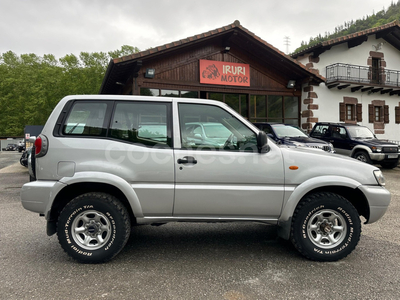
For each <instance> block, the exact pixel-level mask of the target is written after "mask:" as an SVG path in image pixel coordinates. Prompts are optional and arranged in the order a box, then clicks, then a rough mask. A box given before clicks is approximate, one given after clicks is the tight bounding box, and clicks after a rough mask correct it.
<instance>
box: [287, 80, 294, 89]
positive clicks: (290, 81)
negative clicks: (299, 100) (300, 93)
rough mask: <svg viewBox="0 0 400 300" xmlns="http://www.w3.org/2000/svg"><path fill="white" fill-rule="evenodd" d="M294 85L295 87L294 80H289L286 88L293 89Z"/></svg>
mask: <svg viewBox="0 0 400 300" xmlns="http://www.w3.org/2000/svg"><path fill="white" fill-rule="evenodd" d="M295 85H296V80H289V81H288V83H287V86H286V87H287V88H288V89H293V88H294V87H295Z"/></svg>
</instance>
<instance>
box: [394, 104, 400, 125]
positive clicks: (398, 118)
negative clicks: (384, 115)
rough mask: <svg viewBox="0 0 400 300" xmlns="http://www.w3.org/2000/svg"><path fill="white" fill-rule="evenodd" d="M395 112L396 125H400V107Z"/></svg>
mask: <svg viewBox="0 0 400 300" xmlns="http://www.w3.org/2000/svg"><path fill="white" fill-rule="evenodd" d="M394 111H395V113H396V124H399V123H400V106H396V107H395V108H394Z"/></svg>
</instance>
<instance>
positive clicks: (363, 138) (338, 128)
mask: <svg viewBox="0 0 400 300" xmlns="http://www.w3.org/2000/svg"><path fill="white" fill-rule="evenodd" d="M310 136H312V137H315V138H319V139H322V140H324V141H327V142H330V143H332V144H333V146H334V147H335V150H336V153H338V154H342V155H346V156H350V157H353V158H355V159H358V160H360V161H362V162H366V163H369V164H380V165H381V166H382V167H383V168H388V169H393V168H394V167H396V166H397V165H398V164H399V154H400V149H399V145H397V144H395V143H390V142H388V141H385V140H380V139H377V138H376V136H375V134H373V133H372V131H371V130H370V129H369V128H368V127H366V126H360V125H357V124H345V123H327V122H319V123H316V124H315V125H314V127H313V129H312V131H311V133H310Z"/></svg>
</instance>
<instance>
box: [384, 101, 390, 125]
mask: <svg viewBox="0 0 400 300" xmlns="http://www.w3.org/2000/svg"><path fill="white" fill-rule="evenodd" d="M383 111H384V113H383V122H384V123H389V105H384V107H383Z"/></svg>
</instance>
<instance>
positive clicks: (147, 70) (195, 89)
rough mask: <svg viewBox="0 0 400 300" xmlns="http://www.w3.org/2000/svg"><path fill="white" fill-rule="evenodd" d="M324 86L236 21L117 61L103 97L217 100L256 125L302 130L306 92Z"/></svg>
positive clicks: (112, 64)
mask: <svg viewBox="0 0 400 300" xmlns="http://www.w3.org/2000/svg"><path fill="white" fill-rule="evenodd" d="M322 82H324V78H323V77H322V76H320V75H319V74H318V72H314V70H313V69H312V68H311V69H307V68H306V67H305V65H303V64H301V63H299V62H298V61H297V60H295V59H293V58H291V57H290V56H287V55H285V54H284V53H283V52H281V51H279V50H278V49H276V48H274V47H273V46H272V45H270V44H268V43H267V42H266V41H264V40H262V39H261V38H259V37H258V36H256V35H255V34H253V33H252V32H250V31H249V30H247V29H246V28H244V27H243V26H241V25H240V23H239V21H235V22H234V23H232V24H230V25H227V26H224V27H221V28H217V29H215V30H211V31H209V32H206V33H202V34H198V35H195V36H192V37H188V38H186V39H182V40H179V41H176V42H172V43H169V44H166V45H163V46H159V47H156V48H152V49H150V50H146V51H142V52H139V53H134V54H131V55H128V56H124V57H121V58H116V59H113V60H111V62H110V64H109V66H108V69H107V72H106V75H105V77H104V80H103V83H102V86H101V90H100V93H101V94H133V95H152V96H173V97H187V98H193V97H194V98H205V99H215V100H220V101H223V102H226V103H227V104H228V105H230V106H231V107H232V108H234V109H235V110H236V111H238V112H239V113H240V114H241V115H242V116H244V117H245V118H247V119H249V120H250V121H252V122H255V121H258V122H260V121H269V122H285V123H290V124H296V125H300V122H301V110H302V108H301V106H302V103H303V102H304V100H305V99H304V100H302V99H301V97H302V90H303V86H313V87H314V86H318V85H319V84H320V83H322ZM307 99H308V97H307ZM311 108H312V107H311ZM303 110H304V109H303Z"/></svg>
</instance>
